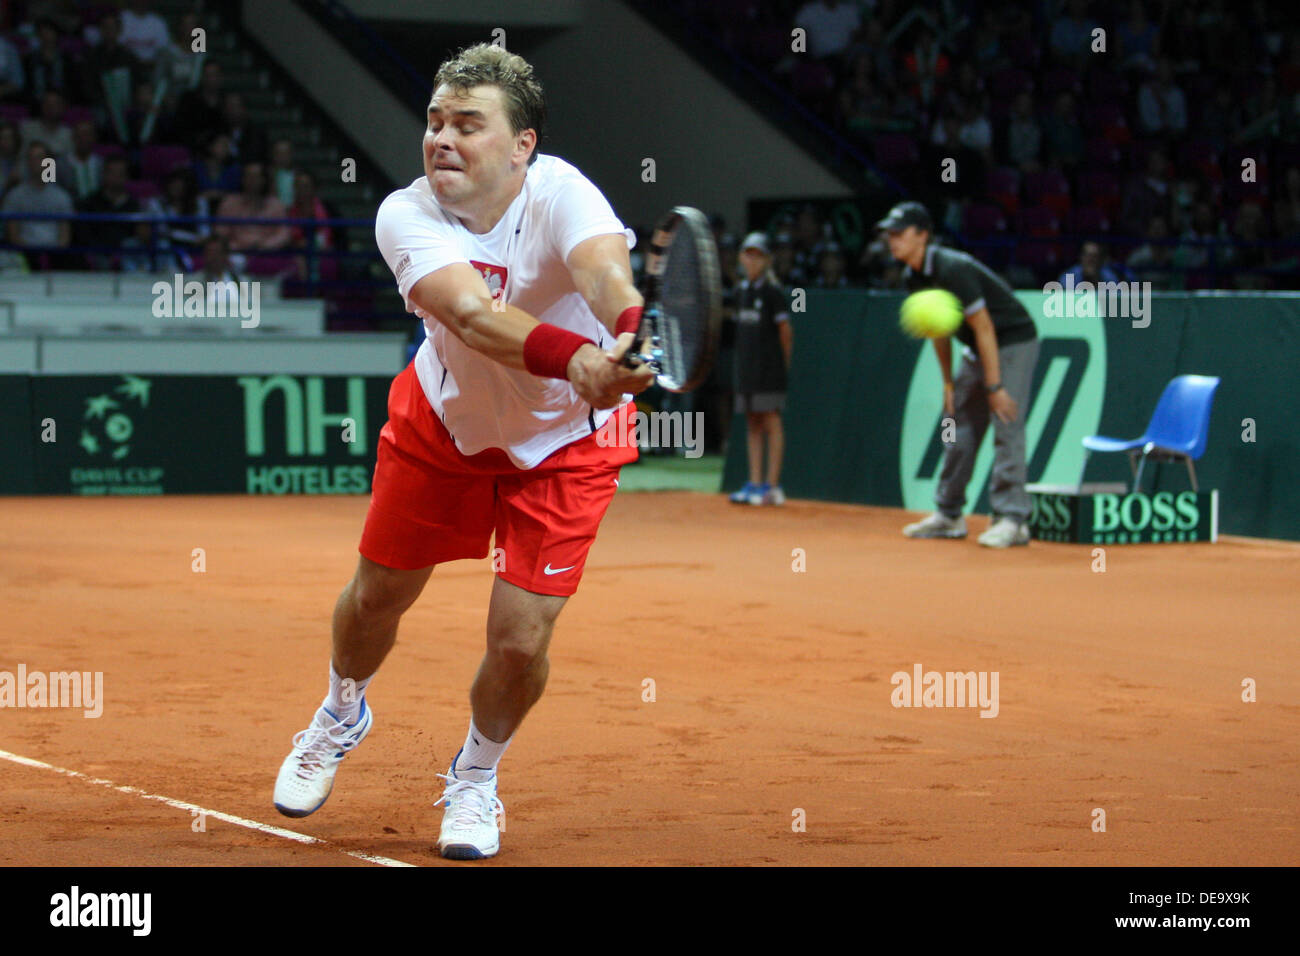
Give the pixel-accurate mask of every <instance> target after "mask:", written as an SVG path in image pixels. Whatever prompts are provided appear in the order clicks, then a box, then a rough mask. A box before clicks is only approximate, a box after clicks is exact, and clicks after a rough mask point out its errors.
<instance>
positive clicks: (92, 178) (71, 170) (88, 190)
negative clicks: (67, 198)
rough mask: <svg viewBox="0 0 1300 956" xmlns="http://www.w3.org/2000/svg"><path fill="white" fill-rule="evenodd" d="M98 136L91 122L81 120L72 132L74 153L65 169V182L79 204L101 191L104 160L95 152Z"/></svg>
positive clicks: (65, 164)
mask: <svg viewBox="0 0 1300 956" xmlns="http://www.w3.org/2000/svg"><path fill="white" fill-rule="evenodd" d="M97 140H98V134H97V133H96V131H95V124H94V123H92V122H91V121H90V120H80V121H78V123H77V125H76V126H75V127H74V128H73V130H72V153H71V154H70V155H69V156H68V157H67V160H66V161H65V163H64V167H65V168H66V169H67V170H68V173H66V174H65V175H64V176H63V181H64V182H65V183H67V184H68V186H69V189H70V190H71V192H72V196H73V198H74V199H76V200H77V201H78V202H80V201H81V200H83V199H85V198H86V197H87V196H89V195H91V194H92V193H94V192H97V191H98V190H99V186H100V182H101V181H102V180H103V176H104V158H103V157H102V156H100V155H99V154H98V153H96V152H95V144H96V142H97Z"/></svg>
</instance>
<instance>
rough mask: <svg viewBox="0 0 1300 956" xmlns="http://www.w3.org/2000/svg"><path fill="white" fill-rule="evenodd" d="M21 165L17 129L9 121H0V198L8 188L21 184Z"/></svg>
mask: <svg viewBox="0 0 1300 956" xmlns="http://www.w3.org/2000/svg"><path fill="white" fill-rule="evenodd" d="M23 163H24V160H23V150H22V146H21V144H20V143H19V141H18V127H17V126H15V125H14V124H13V123H11V122H10V121H9V120H0V197H2V196H3V195H4V194H5V192H6V191H7V190H8V189H9V187H10V186H13V185H14V184H16V183H19V182H22V178H23Z"/></svg>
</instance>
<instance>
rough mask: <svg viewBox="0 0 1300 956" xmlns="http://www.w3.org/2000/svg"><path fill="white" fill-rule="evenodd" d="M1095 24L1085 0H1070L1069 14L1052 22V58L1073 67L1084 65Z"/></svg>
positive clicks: (1089, 49) (1050, 43) (1088, 54)
mask: <svg viewBox="0 0 1300 956" xmlns="http://www.w3.org/2000/svg"><path fill="white" fill-rule="evenodd" d="M1097 26H1098V24H1097V21H1095V20H1093V19H1092V18H1091V17H1089V16H1088V3H1087V0H1070V3H1069V15H1068V16H1063V17H1059V18H1058V19H1057V20H1056V22H1055V23H1053V24H1052V35H1051V39H1050V41H1049V46H1050V48H1051V51H1052V58H1053V59H1054V60H1059V61H1061V62H1062V63H1063V64H1064V65H1066V66H1070V67H1073V68H1074V69H1082V68H1083V67H1085V66H1086V65H1087V60H1088V57H1089V56H1090V55H1091V53H1092V42H1093V37H1092V31H1093V30H1095V29H1097Z"/></svg>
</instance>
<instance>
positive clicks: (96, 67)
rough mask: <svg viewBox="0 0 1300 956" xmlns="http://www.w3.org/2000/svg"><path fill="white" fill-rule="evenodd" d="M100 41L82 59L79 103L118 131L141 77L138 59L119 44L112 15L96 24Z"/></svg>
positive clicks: (117, 24)
mask: <svg viewBox="0 0 1300 956" xmlns="http://www.w3.org/2000/svg"><path fill="white" fill-rule="evenodd" d="M99 34H100V41H99V43H98V44H97V45H95V46H93V47H92V48H91V49H90V50H89V51H88V52H87V53H86V56H85V61H84V63H83V66H82V71H81V72H82V82H83V87H84V92H83V94H82V97H83V99H84V100H85V102H87V103H91V104H93V105H94V106H96V107H97V108H98V109H99V111H100V113H101V114H102V116H103V122H111V123H112V125H113V127H114V129H118V130H119V132H120V128H121V125H122V121H123V118H124V116H125V114H126V110H127V107H128V106H129V105H130V102H131V90H132V89H133V88H134V85H135V81H136V79H137V78H139V76H140V75H141V74H142V73H143V68H142V67H141V64H140V61H139V59H137V58H136V55H135V54H134V53H132V52H131V51H130V50H128V49H127V48H126V47H125V46H123V45H122V42H121V21H120V20H119V19H118V17H117V14H115V13H106V14H104V16H103V17H101V18H100V21H99Z"/></svg>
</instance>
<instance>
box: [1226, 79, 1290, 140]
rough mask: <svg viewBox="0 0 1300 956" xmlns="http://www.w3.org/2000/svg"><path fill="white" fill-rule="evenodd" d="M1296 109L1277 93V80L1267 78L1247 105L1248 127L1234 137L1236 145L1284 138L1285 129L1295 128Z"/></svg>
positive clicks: (1244, 127)
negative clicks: (1288, 127)
mask: <svg viewBox="0 0 1300 956" xmlns="http://www.w3.org/2000/svg"><path fill="white" fill-rule="evenodd" d="M1294 121H1295V108H1294V105H1293V104H1292V103H1291V102H1290V101H1283V100H1282V99H1281V98H1280V97H1279V96H1278V93H1277V78H1276V77H1274V76H1266V77H1264V79H1263V82H1262V83H1261V84H1260V86H1259V89H1258V90H1257V91H1256V92H1255V93H1254V94H1253V95H1252V96H1251V97H1250V99H1249V100H1248V101H1247V103H1246V125H1245V126H1243V127H1242V128H1241V129H1239V130H1238V131H1237V135H1236V136H1234V137H1233V142H1236V143H1251V142H1255V141H1256V140H1259V139H1264V140H1266V141H1268V142H1276V141H1277V140H1279V139H1282V138H1283V129H1284V127H1287V126H1290V128H1291V130H1292V131H1293V130H1294V127H1295V122H1294Z"/></svg>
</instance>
